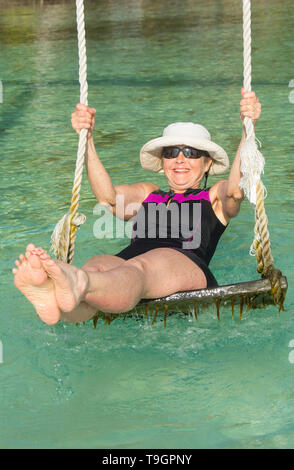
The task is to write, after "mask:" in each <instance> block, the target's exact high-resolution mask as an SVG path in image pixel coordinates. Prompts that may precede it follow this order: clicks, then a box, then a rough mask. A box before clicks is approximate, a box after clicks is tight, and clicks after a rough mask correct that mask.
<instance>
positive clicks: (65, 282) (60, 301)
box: [33, 248, 88, 312]
mask: <svg viewBox="0 0 294 470" xmlns="http://www.w3.org/2000/svg"><path fill="white" fill-rule="evenodd" d="M33 253H35V254H37V255H38V256H39V258H40V262H41V264H42V267H43V268H44V270H45V271H46V273H47V275H48V277H49V278H50V279H51V280H52V281H53V284H54V288H55V297H56V301H57V305H58V307H59V309H60V310H61V311H62V312H71V311H72V310H74V309H75V308H76V307H77V306H78V305H79V303H80V302H81V300H82V299H83V295H84V293H85V290H86V288H87V285H88V276H87V274H86V273H85V272H84V271H82V270H81V269H78V268H76V267H75V266H72V265H70V264H67V263H63V262H62V261H59V260H55V259H52V258H50V256H49V255H48V253H47V252H46V251H45V250H43V249H42V248H36V249H35V250H33Z"/></svg>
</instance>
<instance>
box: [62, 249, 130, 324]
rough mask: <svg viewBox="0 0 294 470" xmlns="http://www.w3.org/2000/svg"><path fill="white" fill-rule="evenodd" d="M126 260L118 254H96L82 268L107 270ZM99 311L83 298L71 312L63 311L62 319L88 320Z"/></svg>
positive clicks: (67, 320) (93, 270) (68, 320)
mask: <svg viewBox="0 0 294 470" xmlns="http://www.w3.org/2000/svg"><path fill="white" fill-rule="evenodd" d="M124 262H125V261H124V260H123V259H122V258H119V257H118V256H113V255H96V256H93V257H92V258H91V259H89V260H88V261H86V263H85V264H84V265H83V266H82V267H81V269H82V270H84V271H86V272H105V271H107V270H109V269H113V268H115V267H118V266H119V265H121V264H122V263H124ZM97 311H98V309H97V307H93V306H91V305H89V304H88V303H87V302H85V301H83V300H82V301H81V302H80V303H79V305H78V306H77V307H76V308H74V309H73V310H72V311H71V312H69V313H66V312H61V320H62V321H63V322H69V323H72V322H81V321H87V320H90V319H91V318H93V317H94V315H95V314H96V313H97Z"/></svg>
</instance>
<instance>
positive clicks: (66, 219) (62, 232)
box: [51, 0, 88, 263]
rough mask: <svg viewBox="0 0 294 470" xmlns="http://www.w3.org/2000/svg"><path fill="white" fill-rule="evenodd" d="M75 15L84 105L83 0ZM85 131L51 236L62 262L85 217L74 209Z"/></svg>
mask: <svg viewBox="0 0 294 470" xmlns="http://www.w3.org/2000/svg"><path fill="white" fill-rule="evenodd" d="M76 16H77V31H78V50H79V82H80V103H82V104H85V105H87V104H88V83H87V54H86V35H85V17H84V2H83V0H76ZM87 134H88V130H87V129H82V130H81V131H80V134H79V144H78V152H77V160H76V169H75V176H74V183H73V189H72V199H71V205H70V210H69V212H68V213H67V214H65V215H64V216H63V217H62V219H61V220H60V221H59V222H58V223H57V225H56V227H55V229H54V231H53V234H52V237H51V250H52V251H53V252H54V254H55V256H57V258H58V259H60V260H62V261H64V262H66V263H72V261H73V255H74V245H75V237H76V232H77V229H78V228H79V226H80V225H81V224H83V223H84V222H85V220H86V217H85V216H84V215H83V214H79V213H78V207H79V199H80V191H81V182H82V176H83V167H84V161H85V154H86V146H87Z"/></svg>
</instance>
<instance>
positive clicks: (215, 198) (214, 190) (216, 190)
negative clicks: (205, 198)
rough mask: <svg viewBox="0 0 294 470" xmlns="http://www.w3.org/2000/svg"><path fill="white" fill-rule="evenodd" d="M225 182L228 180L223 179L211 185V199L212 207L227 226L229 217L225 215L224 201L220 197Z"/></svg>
mask: <svg viewBox="0 0 294 470" xmlns="http://www.w3.org/2000/svg"><path fill="white" fill-rule="evenodd" d="M225 183H226V180H221V181H218V182H217V183H215V184H214V185H213V186H211V187H210V188H209V199H210V202H211V207H212V209H213V212H214V213H215V215H216V217H217V218H218V220H219V221H220V222H221V223H222V224H223V225H225V226H226V225H228V222H229V219H228V218H227V217H225V214H224V212H223V207H222V201H221V198H220V191H222V188H223V187H224V185H225Z"/></svg>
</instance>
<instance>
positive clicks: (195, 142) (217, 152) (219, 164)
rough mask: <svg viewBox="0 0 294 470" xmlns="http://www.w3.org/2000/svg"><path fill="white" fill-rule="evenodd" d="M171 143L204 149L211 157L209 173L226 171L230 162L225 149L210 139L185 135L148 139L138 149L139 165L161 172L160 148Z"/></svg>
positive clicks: (171, 144) (217, 173)
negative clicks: (139, 149)
mask: <svg viewBox="0 0 294 470" xmlns="http://www.w3.org/2000/svg"><path fill="white" fill-rule="evenodd" d="M173 145H187V146H189V147H194V148H197V149H199V150H206V151H207V152H208V153H209V155H210V156H211V158H212V164H211V166H210V170H209V174H210V175H220V174H222V173H226V172H227V170H228V168H229V165H230V162H229V157H228V155H227V153H226V152H225V150H224V149H223V148H222V147H220V146H219V145H217V144H215V143H214V142H212V141H211V140H206V139H193V138H189V137H187V136H185V137H183V136H182V137H176V136H173V137H171V136H162V137H157V138H156V139H152V140H149V142H147V143H146V144H145V145H144V146H143V147H142V148H141V151H140V161H141V165H142V167H143V168H144V169H145V170H150V171H155V172H157V173H163V172H164V171H163V166H162V156H161V155H162V148H163V147H170V146H173Z"/></svg>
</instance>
